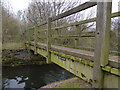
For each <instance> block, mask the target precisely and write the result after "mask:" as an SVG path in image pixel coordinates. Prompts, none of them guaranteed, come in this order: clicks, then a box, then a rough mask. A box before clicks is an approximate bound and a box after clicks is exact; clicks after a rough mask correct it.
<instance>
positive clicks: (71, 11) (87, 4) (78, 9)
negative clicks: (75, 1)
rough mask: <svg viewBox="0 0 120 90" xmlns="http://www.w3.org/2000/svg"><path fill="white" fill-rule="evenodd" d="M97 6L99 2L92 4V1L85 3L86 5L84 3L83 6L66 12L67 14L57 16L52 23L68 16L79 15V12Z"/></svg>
mask: <svg viewBox="0 0 120 90" xmlns="http://www.w3.org/2000/svg"><path fill="white" fill-rule="evenodd" d="M95 5H97V2H90V1H88V2H85V3H83V4H81V5H79V6H77V7H75V8H73V9H71V10H68V11H66V12H64V13H62V14H60V15H58V16H56V17H52V21H55V20H58V19H61V18H64V17H66V16H69V15H72V14H75V13H77V12H80V11H82V10H85V9H88V8H90V7H93V6H95Z"/></svg>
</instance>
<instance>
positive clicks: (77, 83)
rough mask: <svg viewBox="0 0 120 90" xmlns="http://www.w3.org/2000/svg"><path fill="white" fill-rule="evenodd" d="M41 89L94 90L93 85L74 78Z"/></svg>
mask: <svg viewBox="0 0 120 90" xmlns="http://www.w3.org/2000/svg"><path fill="white" fill-rule="evenodd" d="M41 88H92V86H91V84H89V83H87V82H85V81H83V80H82V79H80V78H78V77H74V78H70V79H66V80H61V81H58V82H54V83H51V84H48V85H46V86H43V87H41ZM41 88H40V89H41ZM40 89H38V90H40Z"/></svg>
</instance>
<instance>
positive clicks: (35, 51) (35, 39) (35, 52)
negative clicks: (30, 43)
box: [34, 28, 38, 55]
mask: <svg viewBox="0 0 120 90" xmlns="http://www.w3.org/2000/svg"><path fill="white" fill-rule="evenodd" d="M37 36H38V32H37V28H35V29H34V48H35V50H34V54H35V55H36V54H37V41H38V40H37Z"/></svg>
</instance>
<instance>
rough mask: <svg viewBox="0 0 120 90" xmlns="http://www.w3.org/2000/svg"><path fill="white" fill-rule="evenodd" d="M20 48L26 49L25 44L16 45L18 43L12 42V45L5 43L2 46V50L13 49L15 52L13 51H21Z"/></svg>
mask: <svg viewBox="0 0 120 90" xmlns="http://www.w3.org/2000/svg"><path fill="white" fill-rule="evenodd" d="M20 48H24V44H23V43H16V42H13V43H12V42H11V43H4V44H3V45H2V49H3V50H4V49H9V50H10V49H11V50H13V49H20Z"/></svg>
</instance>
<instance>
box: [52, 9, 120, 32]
mask: <svg viewBox="0 0 120 90" xmlns="http://www.w3.org/2000/svg"><path fill="white" fill-rule="evenodd" d="M117 16H120V11H119V12H115V13H112V16H111V18H114V17H117ZM94 21H96V18H91V19H88V20H83V21H80V22H75V23H70V24H66V25H63V26H59V27H54V28H52V29H53V30H57V29H61V28H66V27H70V26H76V25H80V24H86V23H90V22H94Z"/></svg>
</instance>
